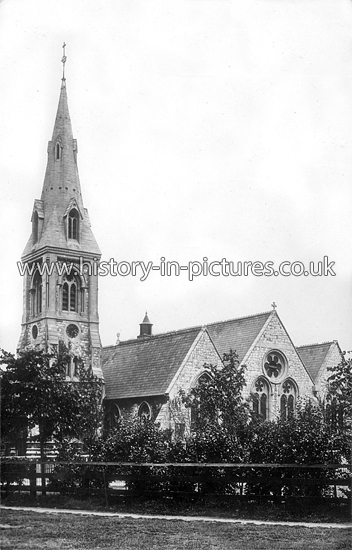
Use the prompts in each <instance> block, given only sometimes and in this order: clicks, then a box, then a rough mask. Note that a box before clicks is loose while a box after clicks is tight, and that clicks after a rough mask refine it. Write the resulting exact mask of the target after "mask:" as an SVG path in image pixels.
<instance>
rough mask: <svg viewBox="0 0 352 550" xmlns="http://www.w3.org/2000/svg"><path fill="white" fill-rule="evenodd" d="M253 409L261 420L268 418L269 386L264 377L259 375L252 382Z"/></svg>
mask: <svg viewBox="0 0 352 550" xmlns="http://www.w3.org/2000/svg"><path fill="white" fill-rule="evenodd" d="M254 388H255V392H254V394H253V411H254V413H255V414H257V415H258V416H261V417H262V418H263V420H269V410H270V409H269V400H270V388H269V384H268V382H267V381H266V380H265V378H263V377H260V378H258V380H257V381H256V382H255V384H254Z"/></svg>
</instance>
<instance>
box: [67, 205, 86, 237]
mask: <svg viewBox="0 0 352 550" xmlns="http://www.w3.org/2000/svg"><path fill="white" fill-rule="evenodd" d="M82 220H83V216H82V214H81V211H80V209H79V207H78V204H77V201H76V199H74V198H72V199H71V200H70V202H69V204H68V206H67V208H66V211H65V214H64V222H65V229H66V238H67V240H71V241H77V242H79V241H80V240H81V239H80V237H81V226H82V223H81V222H82Z"/></svg>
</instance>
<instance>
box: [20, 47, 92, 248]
mask: <svg viewBox="0 0 352 550" xmlns="http://www.w3.org/2000/svg"><path fill="white" fill-rule="evenodd" d="M65 48H66V44H65V42H64V44H63V57H62V59H61V61H62V64H63V72H62V75H63V76H62V79H61V89H60V97H59V104H58V108H57V113H56V117H55V123H54V129H53V133H52V138H51V141H49V143H48V150H47V153H48V158H47V166H46V172H45V177H44V184H43V189H42V194H41V199H40V200H39V201H38V200H37V201H35V204H34V209H33V216H32V223H33V220H34V222H35V224H34V225H35V228H34V229H35V231H34V234H32V238H31V239H30V240H29V242H28V244H27V246H26V248H25V251H24V254H23V256H27V254H28V253H30V252H32V251H33V250H38V249H40V248H42V247H46V246H50V247H52V246H55V247H56V248H62V249H67V248H69V249H72V250H77V251H78V250H80V251H82V252H90V253H92V254H93V255H95V256H96V255H99V254H100V250H99V247H98V245H97V243H96V241H95V238H94V236H93V233H92V231H91V228H90V222H89V217H88V213H87V211H86V209H85V208H84V206H83V198H82V193H81V184H80V180H79V174H78V167H77V153H78V149H77V140H76V139H73V133H72V125H71V118H70V113H69V109H68V100H67V87H66V77H65V65H66V60H67V57H66V52H65ZM71 213H73V217H72V216H71ZM70 216H71V218H72V219H71V221H70ZM74 218H75V219H74ZM36 220H38V223H37V221H36ZM37 226H38V229H39V230H38V231H37ZM71 226H72V227H71Z"/></svg>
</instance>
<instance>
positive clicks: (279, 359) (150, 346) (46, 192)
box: [18, 56, 342, 434]
mask: <svg viewBox="0 0 352 550" xmlns="http://www.w3.org/2000/svg"><path fill="white" fill-rule="evenodd" d="M65 61H66V57H65V56H64V58H63V63H64V64H65ZM77 156H78V146H77V141H76V139H74V138H73V133H72V126H71V120H70V115H69V109H68V100H67V88H66V79H65V76H64V75H63V78H62V84H61V89H60V98H59V104H58V109H57V113H56V118H55V123H54V130H53V134H52V137H51V140H50V141H49V143H48V149H47V166H46V172H45V177H44V183H43V189H42V194H41V198H40V199H36V200H35V201H34V205H33V210H32V218H31V224H32V227H31V234H30V237H29V240H28V242H27V244H26V246H25V249H24V252H23V255H22V258H21V260H22V265H26V266H27V268H28V269H27V271H26V272H25V274H24V277H23V281H24V284H23V316H22V330H21V335H20V340H19V344H18V350H19V351H20V350H24V349H30V348H36V347H39V348H42V349H45V350H55V349H57V347H58V345H59V342H60V341H63V342H64V343H65V344H66V345H67V346H68V347H69V349H70V353H71V357H72V360H71V365H70V366H69V368H68V369H67V377H69V378H71V379H75V377H76V360H77V358H78V357H81V358H82V359H83V360H84V363H85V365H86V366H87V368H91V369H92V371H93V373H94V374H95V375H96V376H98V377H99V378H102V379H103V380H104V382H105V398H104V406H105V410H106V418H107V423H108V425H109V426H113V425H114V423H115V422H116V421H117V419H118V418H119V417H124V416H125V415H133V414H137V415H139V416H140V417H149V418H152V419H153V420H155V421H156V422H159V423H160V425H161V426H162V427H164V428H171V429H173V430H174V431H175V433H177V432H178V433H179V434H184V433H187V431H188V430H189V429H190V425H191V420H190V411H189V410H188V409H185V408H183V406H182V404H181V405H180V403H179V400H178V395H179V391H180V390H181V389H182V390H184V391H186V392H187V390H189V389H190V388H192V387H194V386H195V385H196V384H197V383H198V381H199V380H200V378H201V377H207V376H209V374H208V373H207V369H206V365H207V364H213V365H218V366H219V368H221V363H222V357H223V354H224V353H228V352H229V351H230V349H232V350H234V351H236V353H237V354H238V359H239V361H240V363H241V364H244V365H246V387H245V394H244V397H250V396H251V397H252V403H253V408H254V410H255V411H256V412H257V413H258V414H261V415H262V416H263V417H264V418H265V419H269V420H270V419H274V418H275V417H277V415H279V414H281V415H282V416H284V417H287V415H288V414H290V412H292V411H294V409H295V406H296V403H297V399H298V398H299V397H304V396H307V397H311V398H317V397H323V396H324V388H325V385H326V380H327V377H328V375H329V373H328V370H327V369H328V367H332V366H334V365H336V364H337V363H339V362H340V360H341V357H342V354H341V350H340V347H339V345H338V343H337V341H331V342H325V343H322V344H312V345H307V346H301V347H295V345H294V343H293V342H292V340H291V338H290V336H289V334H288V332H287V330H286V328H285V326H284V324H283V323H282V321H281V319H280V317H279V315H278V313H277V311H276V305H275V304H272V310H270V311H267V312H264V313H258V314H254V315H248V316H246V317H241V318H234V319H230V320H226V321H220V322H217V323H211V324H208V325H199V326H196V327H191V328H185V329H180V330H175V331H172V332H167V333H163V334H153V325H152V323H151V322H150V320H149V317H148V315H147V314H146V315H145V317H144V319H143V321H142V322H141V323H140V325H139V334H138V335H137V336H136V338H135V339H132V340H127V341H118V342H117V343H116V344H115V345H113V346H107V347H102V345H101V340H100V335H99V315H98V274H96V273H94V272H92V273H87V272H85V271H84V270H82V269H80V266H81V265H82V262H83V263H84V265H89V264H90V263H93V262H97V261H99V260H100V258H101V252H100V249H99V246H98V244H97V242H96V240H95V238H94V235H93V232H92V228H91V224H90V221H89V215H88V210H87V209H86V208H85V207H84V203H83V198H82V190H81V184H80V180H79V174H78V167H77ZM67 266H71V267H70V269H67ZM72 266H73V267H72ZM136 332H137V330H136Z"/></svg>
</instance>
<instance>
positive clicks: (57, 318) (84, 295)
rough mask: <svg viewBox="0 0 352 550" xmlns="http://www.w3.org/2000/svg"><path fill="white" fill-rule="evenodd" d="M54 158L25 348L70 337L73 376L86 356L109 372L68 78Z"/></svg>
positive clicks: (28, 264)
mask: <svg viewBox="0 0 352 550" xmlns="http://www.w3.org/2000/svg"><path fill="white" fill-rule="evenodd" d="M63 48H64V55H63V58H62V62H63V77H62V83H61V90H60V98H59V105H58V109H57V113H56V119H55V124H54V130H53V134H52V138H51V140H50V141H49V143H48V150H47V153H48V158H47V167H46V172H45V178H44V184H43V189H42V194H41V198H40V199H37V200H35V201H34V206H33V211H32V219H31V222H32V231H31V235H30V238H29V240H28V243H27V245H26V247H25V249H24V252H23V255H22V258H21V262H22V270H25V273H24V275H23V279H24V281H23V317H22V331H21V336H20V340H19V344H18V349H19V350H23V349H28V348H31V347H32V348H34V347H39V348H42V349H45V350H53V349H55V347H57V346H58V344H59V341H63V342H64V343H65V344H66V345H67V346H69V348H70V350H71V354H72V363H71V369H70V372H69V373H68V375H69V376H70V377H71V378H74V376H75V364H76V363H75V359H76V358H77V357H82V359H83V360H84V362H85V364H86V365H87V367H91V368H92V369H93V372H94V374H96V375H97V376H99V377H102V370H101V341H100V336H99V316H98V275H97V270H96V269H95V270H94V266H95V268H96V266H97V263H98V262H99V260H100V257H101V252H100V249H99V247H98V245H97V242H96V240H95V238H94V235H93V233H92V229H91V225H90V221H89V216H88V211H87V209H86V208H84V206H83V199H82V192H81V184H80V181H79V175H78V168H77V153H78V148H77V140H75V139H73V135H72V127H71V120H70V115H69V111H68V103H67V89H66V78H65V63H66V56H65V44H64V46H63Z"/></svg>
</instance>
